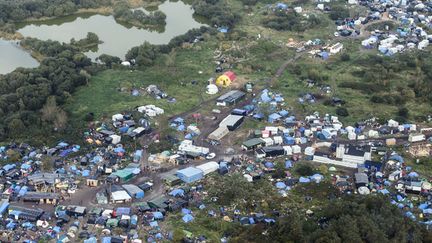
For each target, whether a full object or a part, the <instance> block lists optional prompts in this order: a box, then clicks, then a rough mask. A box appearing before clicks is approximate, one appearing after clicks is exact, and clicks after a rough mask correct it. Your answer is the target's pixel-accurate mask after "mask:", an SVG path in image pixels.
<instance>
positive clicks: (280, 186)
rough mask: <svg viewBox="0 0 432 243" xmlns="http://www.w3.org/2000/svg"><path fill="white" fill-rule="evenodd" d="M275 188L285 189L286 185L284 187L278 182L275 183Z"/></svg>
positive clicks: (283, 184)
mask: <svg viewBox="0 0 432 243" xmlns="http://www.w3.org/2000/svg"><path fill="white" fill-rule="evenodd" d="M276 188H278V189H285V188H286V185H285V183H283V182H281V181H279V182H277V183H276Z"/></svg>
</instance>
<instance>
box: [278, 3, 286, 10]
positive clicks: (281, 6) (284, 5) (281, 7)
mask: <svg viewBox="0 0 432 243" xmlns="http://www.w3.org/2000/svg"><path fill="white" fill-rule="evenodd" d="M276 8H278V9H282V10H285V9H287V8H288V5H287V4H285V3H277V4H276Z"/></svg>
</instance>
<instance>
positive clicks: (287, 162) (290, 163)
mask: <svg viewBox="0 0 432 243" xmlns="http://www.w3.org/2000/svg"><path fill="white" fill-rule="evenodd" d="M292 166H293V165H292V161H291V160H287V161H285V169H288V168H291V167H292Z"/></svg>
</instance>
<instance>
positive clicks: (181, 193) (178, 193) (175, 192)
mask: <svg viewBox="0 0 432 243" xmlns="http://www.w3.org/2000/svg"><path fill="white" fill-rule="evenodd" d="M169 195H170V196H173V197H177V196H180V197H183V196H184V190H183V189H174V190H172V191H171V192H170V193H169Z"/></svg>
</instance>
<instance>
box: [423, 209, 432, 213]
mask: <svg viewBox="0 0 432 243" xmlns="http://www.w3.org/2000/svg"><path fill="white" fill-rule="evenodd" d="M423 213H424V214H432V208H426V209H423Z"/></svg>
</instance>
